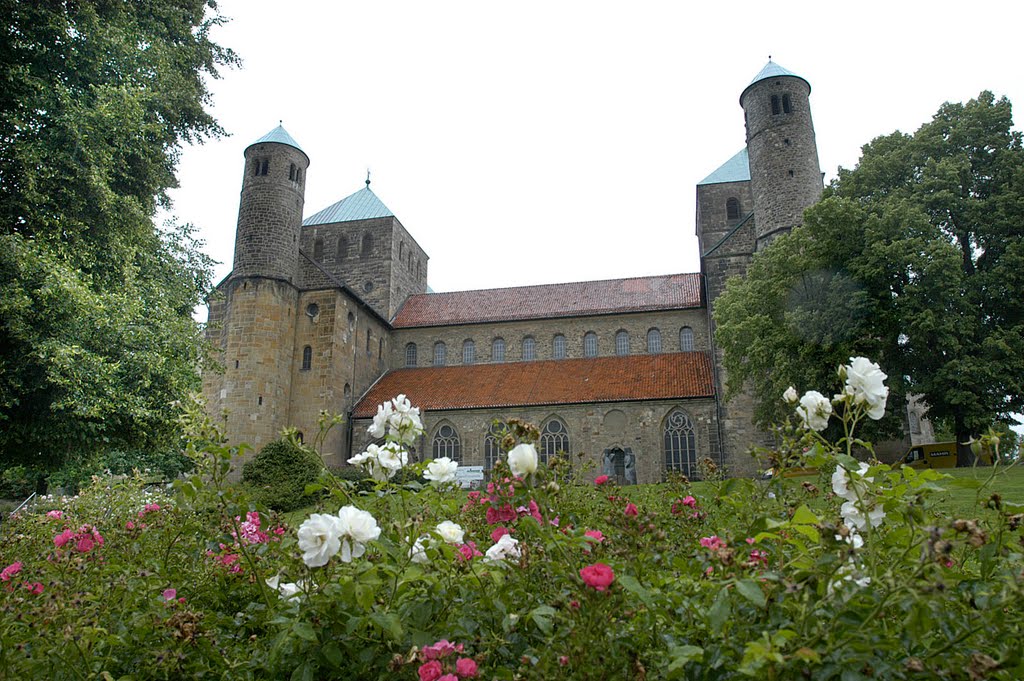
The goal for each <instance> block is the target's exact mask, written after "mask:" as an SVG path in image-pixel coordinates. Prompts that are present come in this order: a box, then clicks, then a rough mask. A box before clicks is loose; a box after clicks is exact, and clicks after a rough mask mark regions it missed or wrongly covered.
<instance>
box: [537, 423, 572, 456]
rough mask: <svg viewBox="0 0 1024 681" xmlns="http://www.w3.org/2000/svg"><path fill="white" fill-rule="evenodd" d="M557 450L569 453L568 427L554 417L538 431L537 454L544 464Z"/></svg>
mask: <svg viewBox="0 0 1024 681" xmlns="http://www.w3.org/2000/svg"><path fill="white" fill-rule="evenodd" d="M559 452H563V453H566V454H568V453H569V429H568V428H566V427H565V424H564V423H563V422H562V420H561V419H559V418H557V417H556V418H553V419H551V420H550V421H548V422H547V423H545V424H544V427H543V428H542V429H541V431H540V449H539V451H538V454H539V455H540V460H541V462H543V463H544V464H545V465H546V464H547V462H548V461H549V460H550V459H551V457H553V456H555V455H557V454H558V453H559Z"/></svg>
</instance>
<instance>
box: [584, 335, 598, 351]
mask: <svg viewBox="0 0 1024 681" xmlns="http://www.w3.org/2000/svg"><path fill="white" fill-rule="evenodd" d="M583 356H584V357H597V334H596V333H594V332H593V331H587V332H586V333H585V334H584V335H583Z"/></svg>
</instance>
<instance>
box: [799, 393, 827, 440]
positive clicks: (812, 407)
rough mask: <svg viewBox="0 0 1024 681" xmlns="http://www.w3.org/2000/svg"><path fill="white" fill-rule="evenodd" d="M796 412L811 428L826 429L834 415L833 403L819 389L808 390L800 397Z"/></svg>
mask: <svg viewBox="0 0 1024 681" xmlns="http://www.w3.org/2000/svg"><path fill="white" fill-rule="evenodd" d="M796 413H797V415H798V416H799V417H800V418H801V419H803V422H804V425H805V426H806V427H808V428H810V429H811V430H819V431H820V430H825V428H826V427H827V426H828V417H829V416H831V415H832V403H831V402H829V401H828V398H827V397H825V396H824V395H822V394H821V393H819V392H818V391H817V390H808V391H807V392H805V393H804V396H803V397H801V398H800V406H799V407H797V408H796Z"/></svg>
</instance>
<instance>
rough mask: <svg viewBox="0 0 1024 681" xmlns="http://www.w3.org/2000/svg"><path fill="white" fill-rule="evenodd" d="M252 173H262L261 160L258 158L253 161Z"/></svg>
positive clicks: (254, 174)
mask: <svg viewBox="0 0 1024 681" xmlns="http://www.w3.org/2000/svg"><path fill="white" fill-rule="evenodd" d="M252 174H253V176H256V175H259V174H260V160H259V159H258V158H257V159H255V160H254V161H253V162H252Z"/></svg>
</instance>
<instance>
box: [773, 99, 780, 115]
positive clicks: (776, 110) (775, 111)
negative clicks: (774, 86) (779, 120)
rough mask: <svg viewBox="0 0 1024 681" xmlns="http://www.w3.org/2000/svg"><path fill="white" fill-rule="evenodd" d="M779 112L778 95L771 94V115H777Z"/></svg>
mask: <svg viewBox="0 0 1024 681" xmlns="http://www.w3.org/2000/svg"><path fill="white" fill-rule="evenodd" d="M779 113H780V109H779V96H778V95H772V115H773V116H778V115H779Z"/></svg>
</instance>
